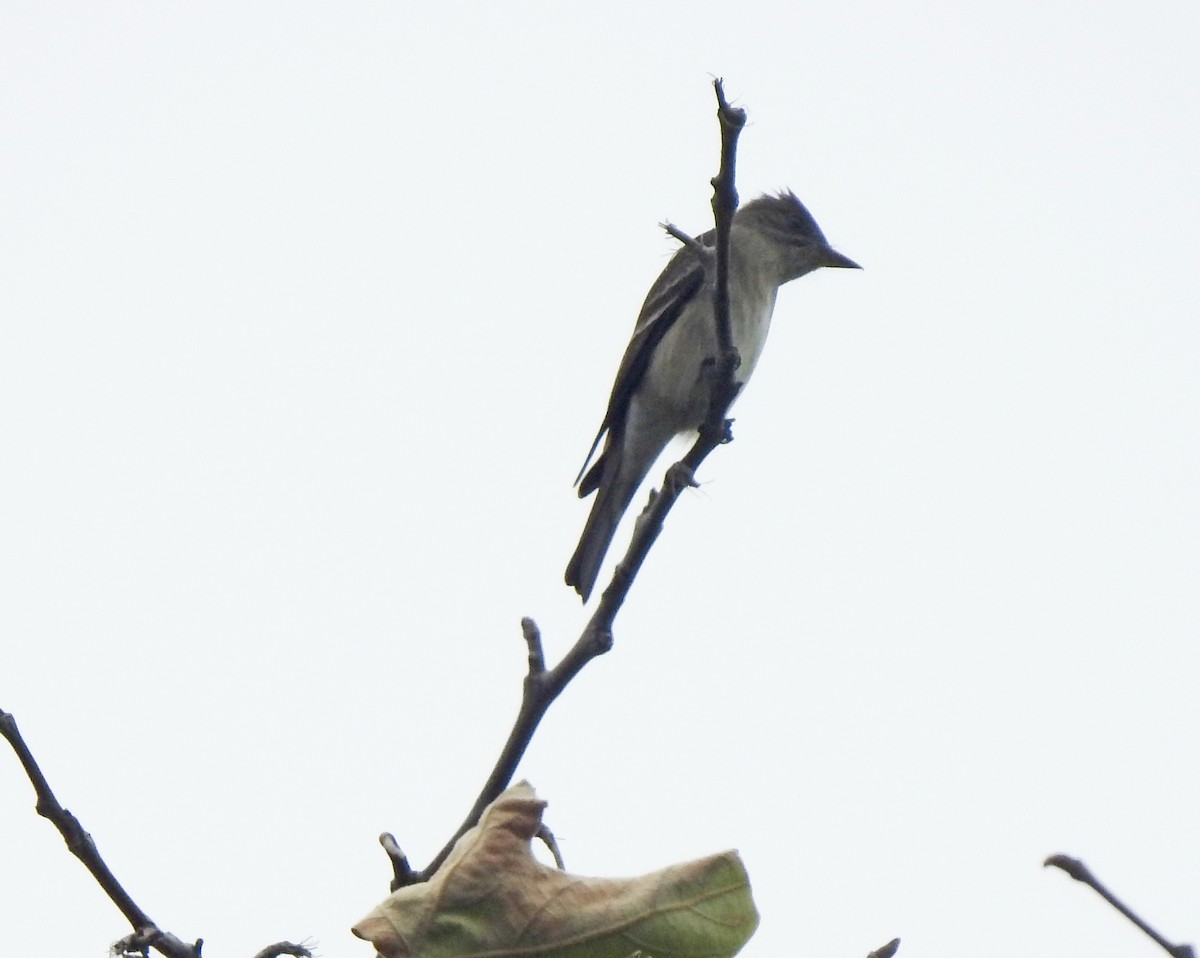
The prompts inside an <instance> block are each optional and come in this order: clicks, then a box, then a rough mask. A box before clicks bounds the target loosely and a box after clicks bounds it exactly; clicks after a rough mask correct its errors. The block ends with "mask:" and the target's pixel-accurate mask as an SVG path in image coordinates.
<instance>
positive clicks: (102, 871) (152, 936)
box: [0, 709, 203, 958]
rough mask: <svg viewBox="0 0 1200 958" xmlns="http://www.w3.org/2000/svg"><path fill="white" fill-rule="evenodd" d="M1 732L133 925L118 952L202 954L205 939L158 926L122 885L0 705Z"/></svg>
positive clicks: (48, 811) (45, 809) (42, 802)
mask: <svg viewBox="0 0 1200 958" xmlns="http://www.w3.org/2000/svg"><path fill="white" fill-rule="evenodd" d="M0 735H3V736H4V738H6V739H7V740H8V744H9V745H11V746H12V748H13V751H14V752H16V753H17V758H18V759H19V760H20V762H21V765H22V767H24V769H25V774H26V775H27V776H28V777H29V781H30V783H32V785H33V791H34V794H35V795H36V796H37V805H36V809H37V813H38V814H39V815H41V816H42V817H43V818H46V819H49V821H50V823H51V824H52V825H54V827H55V828H57V829H58V831H59V834H61V835H62V837H63V841H65V842H66V843H67V848H69V849H70V850H71V854H72V855H74V856H75V857H76V858H78V859H79V860H80V861H81V862H83V865H84V867H85V868H86V869H87V870H88V871H89V872H91V873H92V877H93V878H95V879H96V882H97V884H99V885H100V887H101V888H102V889H103V890H104V893H105V894H106V895H108V897H109V899H110V900H111V901H112V903H113V904H114V905H116V906H117V908H118V909H120V912H121V914H122V915H124V916H125V919H126V921H128V922H129V924H130V925H131V926H132V927H133V929H134V931H133V934H132V935H130V936H128V937H127V938H124V939H122V940H121V941H120V942H118V943H117V944H116V945H114V946H113V949H114V951H115V953H117V954H124V953H126V952H128V953H131V954H132V953H141V954H145V952H146V949H147V948H154V949H155V950H156V951H158V952H160V953H161V954H164V955H167V956H168V958H200V948H201V946H202V945H203V941H201V940H197V941H196V942H195V943H194V944H191V945H188V944H185V943H184V942H183V941H181V940H180V939H178V938H176V937H175V936H174V935H171V934H168V933H167V932H164V931H160V930H159V928H158V926H157V925H156V924H155V923H154V922H153V921H151V919H150V916H149V915H147V914H146V913H145V912H144V911H142V909H141V908H139V907H138V905H137V903H136V902H135V901H134V900H133V899H132V898H131V897H130V895H129V893H128V892H127V891H125V889H124V888H122V887H121V883H120V882H118V881H117V878H116V876H115V875H114V874H113V873H112V871H110V870H109V867H108V865H107V864H106V863H105V861H104V859H103V858H101V857H100V852H99V850H98V849H97V848H96V843H95V842H94V841H92V836H91V835H89V834H88V833H87V832H86V831H85V830H84V828H83V826H82V825H80V824H79V819H77V818H76V817H75V816H74V815H72V814H71V813H70V812H69V811H67V809H65V808H63V807H62V805H60V804H59V801H58V799H57V798H55V796H54V792H53V790H51V788H50V783H49V782H47V781H46V776H45V775H43V774H42V770H41V768H40V767H39V766H38V763H37V761H36V760H35V759H34V757H33V753H32V752H30V750H29V746H27V745H26V744H25V740H24V739H23V738H22V737H21V733H20V731H19V730H18V729H17V721H16V719H15V718H13V716H12V715H11V714H10V713H8V712H5V711H3V710H2V709H0ZM126 943H128V944H126ZM118 946H121V947H122V948H123V950H122V951H116V949H117V948H118Z"/></svg>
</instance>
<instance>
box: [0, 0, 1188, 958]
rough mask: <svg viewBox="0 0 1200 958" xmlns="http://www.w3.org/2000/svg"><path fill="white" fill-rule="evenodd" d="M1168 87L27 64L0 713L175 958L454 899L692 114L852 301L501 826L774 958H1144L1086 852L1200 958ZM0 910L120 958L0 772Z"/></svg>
mask: <svg viewBox="0 0 1200 958" xmlns="http://www.w3.org/2000/svg"><path fill="white" fill-rule="evenodd" d="M1198 58H1200V14H1197V8H1196V7H1195V5H1194V4H1187V3H1180V2H1148V3H1142V4H1129V3H1120V4H1118V3H1111V2H1101V3H1082V2H1081V3H1068V2H1049V3H1047V2H1046V0H1037V2H1033V0H1028V2H1025V0H1014V2H1008V3H1003V4H1000V3H990V4H961V3H950V2H943V3H936V2H926V3H913V4H893V3H883V2H848V3H837V4H834V3H810V2H803V3H790V2H789V3H783V2H779V3H775V4H764V3H747V2H743V3H740V4H729V3H724V4H717V3H698V2H687V3H682V2H680V3H647V4H637V5H634V4H629V5H621V4H604V5H600V4H593V5H590V6H588V7H583V6H581V5H578V4H565V3H551V2H546V3H541V4H537V3H505V4H484V3H478V4H449V3H446V4H441V5H439V6H438V7H437V8H436V12H434V8H433V5H432V4H430V5H427V6H423V7H417V6H416V5H408V4H382V3H349V4H328V5H326V4H315V3H307V2H303V3H300V2H288V3H253V4H246V3H225V2H209V3H204V4H185V3H158V2H156V3H149V2H142V3H120V4H117V3H78V4H67V3H61V4H58V3H40V4H16V3H8V4H5V5H4V6H3V8H2V12H0V122H2V128H0V129H2V136H0V164H2V166H0V202H2V208H0V244H2V245H0V324H2V326H0V329H2V339H0V449H2V450H3V459H2V472H0V476H2V478H0V584H2V585H0V643H2V645H0V649H2V657H0V707H3V708H4V709H7V710H9V711H12V712H13V713H15V714H16V716H17V718H18V720H19V723H20V727H21V729H22V730H23V732H24V734H25V736H26V738H27V740H28V742H29V744H30V745H31V747H32V748H33V749H34V751H35V753H36V754H37V756H38V757H39V759H40V760H41V762H42V766H43V768H44V770H45V772H46V774H47V775H48V776H49V777H50V780H51V782H52V783H53V785H54V786H55V788H56V789H57V792H58V795H59V797H60V799H61V800H62V801H63V803H64V804H65V805H67V807H69V808H70V809H72V810H73V811H74V812H76V813H77V814H78V815H79V816H80V817H81V818H82V820H83V822H84V824H85V825H86V826H87V827H88V828H89V829H90V831H91V832H92V834H93V835H94V836H95V838H96V840H97V841H98V842H99V845H100V848H101V850H102V851H103V853H104V854H105V855H106V857H107V859H108V861H109V863H110V865H111V866H112V867H113V869H114V870H115V871H116V873H117V874H118V876H119V877H120V878H121V879H122V880H123V881H124V882H125V884H126V886H127V887H128V889H129V890H130V892H131V893H132V894H133V896H134V898H135V899H136V900H137V901H138V902H139V903H140V904H141V905H142V907H144V908H145V909H146V910H147V911H148V912H149V914H150V915H151V916H152V917H153V918H154V919H155V920H156V921H157V922H158V923H159V924H160V925H162V926H163V927H164V928H167V929H169V930H171V931H173V932H174V933H176V934H178V935H180V936H181V937H184V938H187V939H191V938H193V937H196V936H203V937H204V938H205V939H206V941H207V945H206V948H205V954H206V955H209V956H210V958H221V956H245V955H250V954H252V953H253V952H254V951H256V950H257V949H258V948H259V947H261V946H262V945H264V944H266V943H268V942H270V941H274V940H277V939H281V938H291V939H294V940H299V939H303V938H306V937H307V938H312V939H315V940H316V941H317V942H318V947H319V950H320V952H321V954H323V955H325V956H339V955H346V956H353V955H369V954H370V947H369V946H368V945H366V944H365V943H362V942H358V941H355V940H353V939H351V938H350V937H349V934H348V929H349V926H350V925H351V924H352V923H353V922H354V921H356V920H357V919H358V918H359V917H361V916H362V915H363V914H364V913H365V912H366V911H367V910H369V909H370V908H371V907H372V906H373V905H374V904H375V903H376V902H377V901H378V900H379V899H381V898H382V897H384V895H385V894H386V890H387V881H388V878H389V869H388V864H387V861H386V859H385V857H384V855H383V854H382V852H381V851H380V850H379V848H378V846H377V845H376V844H375V838H376V835H377V834H378V833H379V832H380V831H382V830H385V829H386V830H391V831H393V832H395V833H396V835H397V837H398V839H399V840H400V842H401V843H402V844H403V846H404V847H405V848H406V849H407V850H408V851H409V852H410V854H411V856H412V858H413V860H414V864H416V865H418V866H420V865H422V864H424V863H425V862H426V861H428V860H429V858H430V857H431V856H432V855H433V854H434V853H435V852H436V851H437V849H438V848H439V847H440V846H441V844H442V842H443V841H444V839H445V838H446V837H447V836H448V835H449V834H450V833H451V832H452V831H453V830H454V828H455V827H456V826H457V825H458V823H459V821H460V819H461V817H462V815H463V814H464V813H465V811H466V810H467V808H468V807H469V805H470V803H471V801H472V800H473V798H474V796H475V794H476V791H477V789H478V787H479V785H480V784H481V783H482V780H483V778H484V776H485V775H486V773H487V771H488V769H489V768H490V765H491V762H492V759H493V757H494V756H495V754H496V752H497V750H498V748H499V745H500V743H501V741H502V739H503V737H504V735H505V733H506V731H507V728H508V726H509V723H510V720H511V718H512V715H513V714H514V711H515V708H516V703H517V699H518V694H519V689H520V681H521V676H522V673H523V668H524V664H525V650H524V646H523V643H522V641H521V637H520V631H519V627H518V620H519V617H520V616H521V615H532V616H534V617H535V618H536V619H537V621H538V622H539V623H540V625H541V626H542V628H543V630H544V632H545V635H546V644H547V649H548V653H549V654H550V655H551V656H552V657H555V658H556V657H557V656H558V655H560V654H561V653H562V651H564V650H565V649H566V648H567V647H568V646H569V644H570V643H571V642H572V641H573V640H574V638H575V636H576V635H577V634H578V631H579V630H580V628H581V627H582V625H583V623H584V621H585V616H586V614H587V613H585V612H584V611H581V609H580V607H579V605H578V601H577V599H576V598H575V596H574V594H573V593H571V592H569V591H568V590H567V589H566V588H565V587H564V586H563V585H562V582H561V574H562V569H563V567H564V565H565V563H566V560H567V557H568V556H569V555H570V553H571V550H572V548H573V546H574V540H575V537H576V536H577V535H578V533H579V530H580V529H581V528H582V525H583V521H584V517H585V514H586V510H587V505H586V504H585V503H580V502H579V501H578V500H577V499H575V498H574V496H573V493H572V490H571V480H572V478H573V477H574V475H575V473H576V471H577V469H578V467H579V465H580V462H581V460H582V456H583V454H584V452H585V451H586V449H587V446H588V443H589V442H590V440H591V438H592V436H593V434H594V431H595V428H596V426H597V424H598V422H599V420H600V417H601V415H602V413H603V409H604V404H605V401H606V399H607V395H608V389H609V386H610V383H611V377H612V375H613V373H614V372H615V369H616V366H617V361H618V359H619V357H620V354H621V352H622V350H623V348H624V343H625V340H626V338H627V336H628V333H629V331H630V330H631V329H632V325H633V320H634V318H635V316H636V314H637V311H638V308H639V306H640V305H641V300H642V297H643V295H644V293H645V291H646V289H647V288H648V286H649V284H650V282H651V281H652V280H653V278H654V276H655V275H656V274H657V272H658V271H659V270H660V269H661V268H662V266H663V264H664V263H665V261H666V258H667V256H668V255H669V253H670V251H671V249H672V245H673V244H672V243H671V242H670V241H669V240H668V239H667V238H666V237H665V236H663V235H662V233H661V231H660V230H658V229H657V227H656V223H657V222H658V221H659V220H662V219H667V218H669V219H671V220H673V221H674V222H676V223H678V224H679V225H680V226H681V227H683V228H685V229H688V230H691V231H693V232H699V231H701V230H703V229H705V228H707V227H708V225H709V223H710V213H709V209H708V202H709V187H708V182H707V181H708V178H709V177H710V176H711V175H712V174H713V172H715V169H716V164H717V132H716V131H717V127H716V123H715V121H714V118H713V102H712V92H711V89H710V86H709V82H710V77H711V75H713V74H719V75H723V76H724V77H725V78H726V81H727V85H728V90H729V93H730V95H731V97H732V98H733V99H734V100H735V102H737V103H739V104H740V105H743V106H745V107H746V108H747V109H748V110H749V112H750V126H749V127H748V128H747V130H746V132H745V134H744V136H743V139H742V147H741V154H740V167H739V185H740V188H741V192H742V195H743V197H744V198H750V197H752V196H754V195H756V194H757V193H759V192H761V191H763V190H769V189H779V188H782V187H790V188H792V189H794V190H795V191H796V192H797V193H798V194H799V195H800V196H801V198H802V199H804V201H805V202H806V203H807V204H808V205H809V207H810V209H811V210H812V211H813V213H814V215H815V216H816V217H817V219H818V221H819V222H820V223H821V225H822V226H823V227H824V229H825V232H826V234H827V235H828V237H829V239H830V240H831V242H832V243H834V245H836V246H837V247H838V248H839V249H841V250H842V251H844V252H845V253H847V254H848V255H850V256H852V257H853V258H855V259H856V260H858V261H859V262H861V263H862V264H863V265H864V266H865V267H866V269H865V271H864V272H862V273H853V272H847V271H832V270H829V271H825V272H823V273H820V274H818V275H815V276H811V277H807V278H805V279H803V280H801V281H799V282H797V283H795V284H793V285H790V286H788V287H786V288H785V289H784V291H783V292H782V294H781V296H780V299H779V304H778V308H777V310H776V314H775V325H774V329H773V331H772V338H771V343H770V344H769V346H768V349H767V352H766V355H765V358H764V361H763V362H762V363H761V365H760V367H759V370H758V373H757V374H756V378H755V381H754V383H753V384H752V385H751V386H750V388H749V389H748V391H747V393H746V395H745V397H744V399H743V400H742V401H741V402H740V403H739V405H738V408H737V425H736V427H735V431H736V437H737V439H736V442H735V443H734V444H733V445H731V446H729V447H728V448H725V449H722V450H719V451H718V452H717V453H716V454H715V455H714V456H713V457H712V458H710V459H709V461H708V462H707V463H706V464H705V466H704V468H703V472H702V474H701V476H700V478H701V480H702V483H701V487H700V489H699V490H697V491H696V492H694V493H692V494H689V495H687V496H685V498H684V499H683V501H682V502H681V503H680V504H679V506H678V508H677V509H676V511H675V513H674V514H673V515H672V516H671V518H670V521H669V524H668V527H667V529H666V531H665V533H664V535H663V537H662V539H661V540H660V543H659V545H658V547H657V548H656V549H655V551H654V552H653V554H652V556H651V558H650V560H649V561H648V563H647V565H646V567H645V570H644V572H643V575H642V576H641V578H640V580H639V581H638V583H637V585H636V588H635V590H634V593H633V595H632V597H631V599H630V601H629V603H628V605H627V606H626V608H625V609H624V611H623V612H622V614H621V616H620V618H619V619H618V621H617V636H616V646H615V648H614V650H613V652H612V653H611V654H610V655H608V656H606V657H604V658H603V659H600V660H598V661H596V662H595V663H593V664H592V665H591V666H590V667H589V668H588V669H587V670H586V671H585V672H584V673H583V675H582V676H581V677H580V678H579V679H578V680H577V682H576V683H575V684H574V685H573V686H571V687H570V688H569V689H568V691H567V693H566V695H565V696H564V698H563V699H562V700H560V702H559V703H558V704H557V705H556V706H555V707H554V709H553V710H552V711H551V713H550V715H549V717H548V719H547V720H546V722H545V724H544V726H543V728H542V729H541V730H540V732H539V734H538V735H537V737H536V739H535V741H534V744H533V747H532V748H531V750H530V752H529V754H528V756H527V758H526V760H525V762H524V763H523V765H522V767H521V770H520V775H521V776H523V777H527V778H529V779H530V780H531V781H532V782H533V783H534V784H535V785H536V787H537V788H538V790H539V792H540V793H541V794H542V795H543V796H544V797H545V798H547V799H549V801H550V802H551V805H550V809H549V812H548V821H549V823H550V825H551V826H552V827H553V828H554V829H555V831H556V832H557V834H558V835H559V837H560V839H561V842H562V847H563V851H564V854H565V855H566V858H567V863H568V866H569V867H570V868H571V869H572V870H573V871H576V872H579V873H583V874H596V875H621V874H633V873H640V872H643V871H648V870H651V869H653V868H657V867H660V866H663V865H666V864H668V863H671V862H674V861H677V860H682V859H687V858H692V857H697V856H700V855H703V854H706V853H709V852H714V851H718V850H720V849H723V848H726V847H730V846H734V847H737V848H739V849H740V850H741V852H742V854H743V856H744V858H745V861H746V863H747V866H748V868H749V870H750V874H751V878H752V881H753V885H754V890H755V895H756V899H757V901H758V904H759V906H760V909H761V911H762V913H763V922H762V926H761V929H760V931H759V934H758V936H757V937H756V938H755V939H754V940H753V941H752V942H751V944H750V945H749V946H748V948H747V951H746V954H747V955H752V956H764V958H768V956H782V955H797V956H808V955H812V956H818V955H819V956H838V955H840V956H862V955H865V954H866V952H867V951H869V950H870V949H872V948H875V947H878V946H879V945H881V944H883V943H884V942H885V941H887V940H888V939H890V938H891V937H893V936H900V937H901V938H902V939H903V945H902V948H901V955H905V954H907V955H910V956H918V955H936V956H947V958H949V956H958V955H961V954H963V953H964V952H969V953H971V954H974V955H980V954H983V955H1022V956H1037V955H1046V956H1050V955H1054V956H1061V955H1081V956H1082V955H1088V956H1099V958H1108V956H1135V955H1153V954H1156V953H1157V952H1156V950H1155V948H1154V946H1153V945H1152V944H1151V943H1150V942H1149V941H1148V940H1146V939H1143V938H1141V937H1140V935H1139V933H1137V932H1136V931H1135V930H1134V929H1133V928H1132V927H1131V926H1128V925H1127V924H1126V923H1125V922H1124V920H1123V919H1121V918H1119V917H1118V916H1117V915H1116V914H1115V913H1113V912H1111V911H1110V910H1109V909H1108V908H1107V906H1105V905H1104V904H1103V903H1102V902H1101V901H1100V900H1099V899H1098V898H1096V896H1095V895H1093V894H1092V893H1091V892H1090V891H1088V890H1087V889H1086V888H1084V887H1083V886H1081V885H1076V884H1075V883H1073V882H1071V881H1070V880H1069V879H1067V878H1066V877H1065V876H1064V875H1062V874H1061V873H1059V872H1054V871H1049V870H1044V869H1042V867H1041V861H1042V859H1043V858H1044V857H1045V856H1046V855H1048V854H1051V853H1054V852H1067V853H1070V854H1073V855H1077V856H1080V857H1082V858H1084V859H1085V860H1086V861H1087V862H1088V863H1089V864H1090V865H1092V866H1093V868H1094V869H1095V870H1096V871H1097V872H1098V873H1099V874H1100V875H1101V877H1103V878H1106V879H1108V880H1109V881H1110V882H1111V884H1112V885H1113V886H1114V887H1115V888H1116V890H1117V891H1118V892H1120V893H1122V894H1124V895H1125V897H1126V898H1127V899H1128V900H1129V901H1130V903H1131V904H1133V905H1135V906H1137V907H1138V908H1140V909H1141V910H1142V911H1143V913H1144V914H1145V916H1146V917H1147V918H1148V919H1149V920H1150V921H1151V922H1152V923H1153V924H1155V925H1157V926H1159V927H1160V928H1161V930H1162V931H1163V932H1164V933H1166V934H1167V935H1168V936H1170V937H1172V938H1173V939H1175V940H1191V941H1193V942H1195V941H1196V940H1197V939H1200V908H1197V902H1198V901H1200V813H1198V811H1197V810H1198V809H1200V771H1198V769H1200V746H1198V742H1197V739H1198V734H1197V733H1198V732H1200V704H1198V703H1197V696H1196V675H1197V668H1198V665H1200V657H1198V655H1197V651H1196V642H1197V631H1198V627H1200V600H1198V598H1197V590H1196V585H1197V580H1198V573H1200V497H1198V496H1197V487H1198V485H1200V455H1198V454H1197V449H1196V430H1197V422H1198V416H1200V386H1198V378H1197V366H1198V364H1200V324H1198V322H1197V320H1198V318H1200V317H1198V315H1197V313H1198V309H1197V306H1198V303H1200V283H1198V279H1197V277H1198V276H1200V268H1198V266H1197V263H1198V262H1200V236H1198V227H1197V224H1198V223H1200V193H1198V191H1197V185H1196V183H1197V181H1196V170H1197V168H1198V166H1200V138H1198V136H1197V126H1198V117H1200V114H1198V113H1197V108H1196V104H1197V98H1198V94H1200V82H1198V81H1197V66H1196V64H1197V62H1198ZM625 537H626V533H625V532H624V531H623V532H622V533H621V534H620V536H619V540H618V541H619V542H623V541H624V539H625ZM0 759H2V756H0ZM0 857H2V860H3V864H2V866H0V953H3V954H4V955H14V956H15V955H28V954H52V955H64V956H65V955H72V956H83V955H97V956H99V955H102V954H103V953H104V950H105V948H106V947H107V946H108V944H109V943H110V942H111V941H112V940H114V939H116V938H118V937H120V936H121V935H123V934H125V933H126V932H127V931H128V928H127V927H126V926H125V925H124V924H123V922H122V919H121V917H120V916H119V914H118V913H117V912H116V911H115V909H114V908H113V906H112V905H111V904H110V903H109V902H108V901H107V900H106V899H105V898H104V897H103V896H102V894H101V893H100V891H99V890H98V888H97V887H96V886H95V884H94V883H93V882H92V880H91V879H90V878H89V877H88V876H87V874H86V873H85V872H84V871H83V869H82V868H81V867H80V866H79V864H78V863H77V862H76V861H75V860H74V859H73V858H71V856H70V855H69V854H68V853H67V851H66V849H65V847H64V846H63V844H62V842H61V840H60V839H59V837H58V835H57V833H56V832H55V831H54V830H53V829H52V828H51V827H50V825H49V824H47V823H46V822H44V821H42V820H41V819H39V818H37V817H36V816H35V815H34V812H33V795H32V791H31V789H30V788H29V785H28V782H27V781H26V780H25V778H24V776H23V774H22V772H21V770H20V768H19V766H18V765H17V763H16V761H15V760H14V759H12V758H11V757H9V758H8V759H7V760H0Z"/></svg>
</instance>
